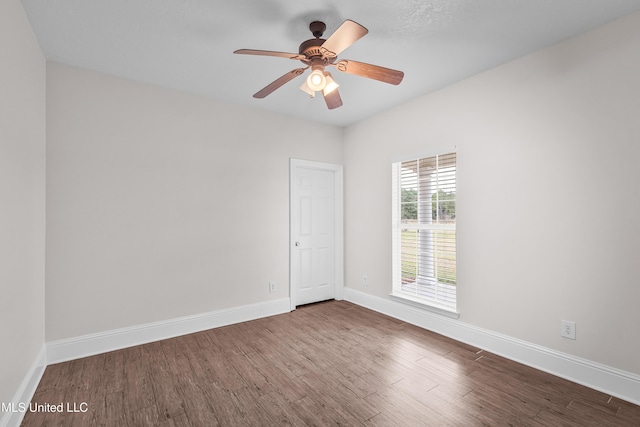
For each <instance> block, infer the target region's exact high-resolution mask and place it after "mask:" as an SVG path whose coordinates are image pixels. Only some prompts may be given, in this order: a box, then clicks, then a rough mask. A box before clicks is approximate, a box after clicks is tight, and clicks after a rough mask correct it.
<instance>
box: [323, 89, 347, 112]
mask: <svg viewBox="0 0 640 427" xmlns="http://www.w3.org/2000/svg"><path fill="white" fill-rule="evenodd" d="M322 95H323V96H324V102H326V103H327V107H328V108H329V110H333V109H334V108H338V107H340V106H341V105H342V98H340V92H338V89H337V88H336V89H334V90H332V91H331V92H329V93H328V94H326V95H325V93H324V92H322Z"/></svg>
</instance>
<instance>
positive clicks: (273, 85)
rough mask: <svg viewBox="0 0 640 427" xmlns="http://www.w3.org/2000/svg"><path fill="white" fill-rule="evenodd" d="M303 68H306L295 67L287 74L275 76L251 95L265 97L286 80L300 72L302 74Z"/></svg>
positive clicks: (291, 78)
mask: <svg viewBox="0 0 640 427" xmlns="http://www.w3.org/2000/svg"><path fill="white" fill-rule="evenodd" d="M304 70H306V68H296V69H295V70H291V71H289V72H288V73H287V74H285V75H283V76H281V77H279V78H277V79H276V80H274V81H272V82H271V83H269V84H268V85H266V86H265V87H264V88H263V89H261V90H259V91H258V92H256V93H255V94H254V95H253V97H254V98H264V97H266V96H267V95H269V94H270V93H271V92H273V91H274V90H276V89H278V88H279V87H280V86H282V85H284V84H285V83H287V82H289V81H291V80H293V79H294V78H296V77H298V76H299V75H300V74H302V73H303V72H304Z"/></svg>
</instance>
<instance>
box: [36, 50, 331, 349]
mask: <svg viewBox="0 0 640 427" xmlns="http://www.w3.org/2000/svg"><path fill="white" fill-rule="evenodd" d="M47 71H48V72H47V138H48V139H47V268H46V274H47V299H46V306H47V318H46V320H47V322H46V339H47V341H54V340H59V339H63V338H68V337H75V336H79V335H84V334H90V333H95V332H101V331H107V330H112V329H116V328H121V327H127V326H133V325H138V324H142V323H147V322H154V321H160V320H166V319H173V318H176V317H179V316H185V315H191V314H200V313H205V312H209V311H213V310H220V309H225V308H230V307H237V306H241V305H246V304H252V303H258V302H263V301H268V300H272V299H278V298H285V297H288V295H289V291H288V281H289V267H288V265H289V241H288V239H289V237H288V236H289V158H301V159H311V160H317V161H325V162H332V163H340V164H341V163H342V129H340V128H337V127H331V126H325V125H320V124H315V123H311V122H305V121H301V120H299V119H293V118H288V117H284V116H281V115H277V114H272V113H267V112H264V111H259V110H256V109H250V108H247V107H240V106H235V105H231V104H224V103H220V102H216V101H213V100H210V99H206V98H201V97H197V96H192V95H188V94H184V93H179V92H174V91H171V90H167V89H162V88H159V87H154V86H149V85H144V84H140V83H136V82H133V81H129V80H124V79H120V78H116V77H111V76H106V75H103V74H98V73H95V72H91V71H86V70H80V69H77V68H72V67H69V66H66V65H60V64H54V63H49V64H48V70H47ZM212 84H214V82H213V80H212ZM270 280H275V281H276V282H277V284H278V287H277V291H276V292H274V293H269V291H268V283H269V281H270Z"/></svg>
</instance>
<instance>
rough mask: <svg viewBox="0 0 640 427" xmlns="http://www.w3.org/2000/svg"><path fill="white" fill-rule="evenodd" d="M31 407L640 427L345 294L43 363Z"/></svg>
mask: <svg viewBox="0 0 640 427" xmlns="http://www.w3.org/2000/svg"><path fill="white" fill-rule="evenodd" d="M36 403H37V404H45V403H48V404H50V405H58V404H60V403H63V404H64V405H65V406H66V405H67V404H69V405H70V409H71V410H73V408H74V407H75V408H76V409H77V410H81V409H86V412H67V408H66V407H65V408H64V409H65V411H64V412H62V413H57V412H56V413H54V412H27V413H26V414H25V418H24V421H23V424H22V425H23V426H103V425H104V426H118V427H121V426H130V427H138V426H154V425H155V426H163V427H165V426H278V425H294V426H307V425H317V426H326V425H342V426H476V425H489V426H500V425H514V426H580V427H584V426H597V427H602V426H638V425H640V407H638V406H636V405H633V404H630V403H628V402H625V401H622V400H620V399H616V398H613V397H611V396H608V395H606V394H604V393H601V392H598V391H595V390H592V389H589V388H587V387H583V386H580V385H577V384H575V383H571V382H569V381H566V380H563V379H560V378H557V377H555V376H552V375H549V374H546V373H544V372H540V371H537V370H535V369H532V368H529V367H526V366H523V365H521V364H518V363H515V362H512V361H509V360H507V359H504V358H502V357H499V356H496V355H494V354H491V353H488V352H486V351H482V350H480V349H478V348H474V347H472V346H469V345H466V344H462V343H460V342H457V341H454V340H451V339H448V338H445V337H443V336H441V335H438V334H435V333H433V332H429V331H426V330H424V329H420V328H418V327H415V326H412V325H409V324H406V323H403V322H401V321H399V320H396V319H393V318H390V317H387V316H384V315H381V314H379V313H376V312H373V311H370V310H367V309H365V308H362V307H359V306H356V305H353V304H350V303H348V302H344V301H329V302H324V303H318V304H312V305H308V306H304V307H300V308H298V309H297V310H295V311H293V312H291V313H287V314H282V315H278V316H273V317H268V318H264V319H259V320H254V321H251V322H245V323H240V324H236V325H231V326H225V327H222V328H217V329H211V330H208V331H204V332H199V333H195V334H191V335H186V336H182V337H178V338H173V339H168V340H164V341H159V342H154V343H150V344H145V345H140V346H137V347H132V348H127V349H124V350H118V351H113V352H110V353H105V354H100V355H97V356H92V357H87V358H84V359H78V360H74V361H70V362H65V363H60V364H56V365H51V366H49V367H47V369H46V371H45V373H44V375H43V378H42V381H41V382H40V384H39V386H38V388H37V391H36V393H35V396H34V398H33V404H36ZM83 403H84V404H85V405H86V406H85V405H83ZM74 405H75V406H74Z"/></svg>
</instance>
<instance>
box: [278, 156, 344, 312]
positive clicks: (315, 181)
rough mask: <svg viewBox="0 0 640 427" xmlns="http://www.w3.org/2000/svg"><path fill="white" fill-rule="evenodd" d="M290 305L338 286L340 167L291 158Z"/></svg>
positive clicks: (328, 295)
mask: <svg viewBox="0 0 640 427" xmlns="http://www.w3.org/2000/svg"><path fill="white" fill-rule="evenodd" d="M290 211H291V232H290V236H291V242H290V243H291V309H292V310H293V309H295V307H296V306H298V305H302V304H308V303H312V302H317V301H324V300H328V299H333V298H335V299H341V296H342V295H341V290H342V167H341V166H339V165H332V164H327V163H318V162H309V161H304V160H293V159H292V160H291V200H290Z"/></svg>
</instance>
